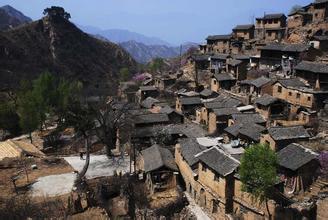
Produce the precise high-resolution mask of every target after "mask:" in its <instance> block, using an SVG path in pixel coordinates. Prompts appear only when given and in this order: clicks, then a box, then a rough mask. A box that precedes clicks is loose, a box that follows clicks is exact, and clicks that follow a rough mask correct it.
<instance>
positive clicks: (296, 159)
mask: <svg viewBox="0 0 328 220" xmlns="http://www.w3.org/2000/svg"><path fill="white" fill-rule="evenodd" d="M277 156H278V164H279V166H281V167H285V168H287V169H290V170H293V171H296V170H298V169H299V168H301V167H302V166H304V165H306V164H307V163H309V162H311V161H312V160H316V159H317V158H318V156H319V155H318V154H317V153H315V152H313V151H312V150H310V149H308V148H305V147H304V146H302V145H300V144H295V143H294V144H290V145H288V146H287V147H285V148H284V149H282V150H280V151H279V152H278V155H277Z"/></svg>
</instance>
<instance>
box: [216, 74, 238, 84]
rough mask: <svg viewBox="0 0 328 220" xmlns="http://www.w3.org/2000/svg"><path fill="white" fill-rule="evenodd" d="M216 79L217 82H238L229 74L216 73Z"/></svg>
mask: <svg viewBox="0 0 328 220" xmlns="http://www.w3.org/2000/svg"><path fill="white" fill-rule="evenodd" d="M214 77H215V79H216V80H217V81H219V82H220V81H233V80H236V78H235V77H233V75H231V74H229V73H215V74H214Z"/></svg>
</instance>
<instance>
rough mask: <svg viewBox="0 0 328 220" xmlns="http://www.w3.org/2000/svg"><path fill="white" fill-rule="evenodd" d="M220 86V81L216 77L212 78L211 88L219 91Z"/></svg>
mask: <svg viewBox="0 0 328 220" xmlns="http://www.w3.org/2000/svg"><path fill="white" fill-rule="evenodd" d="M219 88H220V85H219V82H218V81H217V80H216V79H215V78H212V80H211V90H212V91H214V92H218V91H219Z"/></svg>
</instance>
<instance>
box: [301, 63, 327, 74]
mask: <svg viewBox="0 0 328 220" xmlns="http://www.w3.org/2000/svg"><path fill="white" fill-rule="evenodd" d="M295 70H296V71H297V70H300V71H309V72H312V73H325V74H328V65H327V64H324V63H317V62H308V61H302V62H300V63H299V64H298V65H297V66H296V67H295Z"/></svg>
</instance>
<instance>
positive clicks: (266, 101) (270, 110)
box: [255, 94, 289, 121]
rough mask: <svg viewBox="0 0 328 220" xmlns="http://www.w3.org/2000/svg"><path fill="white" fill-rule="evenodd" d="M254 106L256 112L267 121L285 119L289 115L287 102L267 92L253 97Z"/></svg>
mask: <svg viewBox="0 0 328 220" xmlns="http://www.w3.org/2000/svg"><path fill="white" fill-rule="evenodd" d="M255 106H256V112H258V113H260V114H261V115H262V116H263V117H264V118H265V119H266V120H268V121H271V120H277V119H287V118H288V116H289V113H288V106H287V103H286V102H285V101H284V100H281V99H278V98H275V97H273V96H270V95H267V94H265V95H263V96H261V97H259V98H257V99H255Z"/></svg>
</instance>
